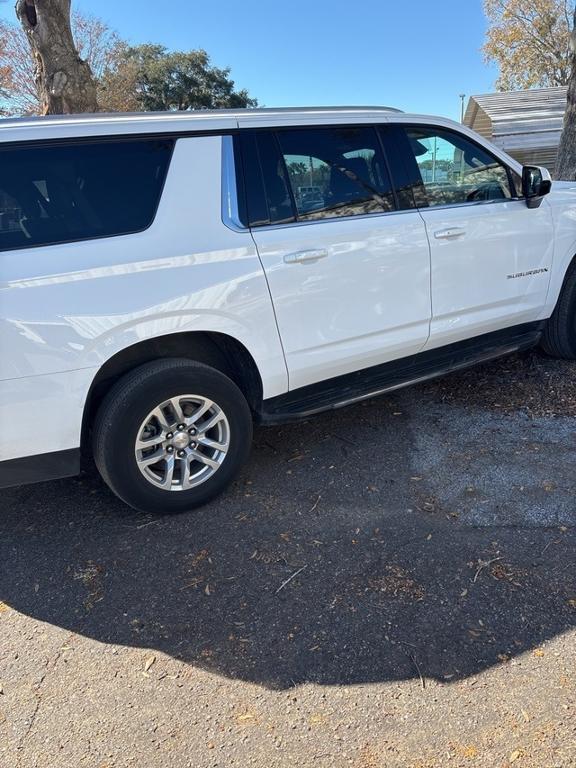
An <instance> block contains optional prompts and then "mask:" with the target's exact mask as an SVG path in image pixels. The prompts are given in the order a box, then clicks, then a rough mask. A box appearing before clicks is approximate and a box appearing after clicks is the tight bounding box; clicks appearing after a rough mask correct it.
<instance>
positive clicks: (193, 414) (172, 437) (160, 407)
mask: <svg viewBox="0 0 576 768" xmlns="http://www.w3.org/2000/svg"><path fill="white" fill-rule="evenodd" d="M251 441H252V415H251V413H250V408H249V407H248V403H247V402H246V399H245V397H244V395H243V394H242V392H241V391H240V390H239V389H238V387H237V386H236V384H234V382H233V381H231V380H230V379H229V378H228V377H227V376H225V375H224V374H223V373H220V371H217V370H215V369H214V368H210V367H209V366H207V365H203V364H202V363H197V362H194V361H190V360H180V359H169V360H159V361H157V362H152V363H147V364H145V365H142V366H141V367H139V368H137V369H135V370H134V371H132V372H131V373H129V374H127V375H126V376H124V377H123V378H122V379H120V381H118V382H117V383H116V384H115V385H114V387H112V389H111V390H110V392H109V393H108V395H107V396H106V398H105V399H104V401H103V403H102V405H101V406H100V408H99V410H98V413H97V416H96V420H95V423H94V431H93V450H94V459H95V462H96V466H97V467H98V470H99V472H100V474H101V475H102V477H103V479H104V480H105V482H106V483H107V484H108V485H109V486H110V488H111V489H112V490H113V491H114V493H116V495H117V496H119V497H120V498H121V499H122V500H123V501H125V502H126V503H127V504H129V505H130V506H131V507H134V508H135V509H138V510H140V511H142V512H154V513H157V514H174V513H178V512H185V511H187V510H190V509H193V508H195V507H198V506H200V505H202V504H205V503H206V502H208V501H210V500H211V499H213V498H214V497H215V496H217V495H218V494H219V493H221V492H222V491H223V490H224V488H225V487H226V486H227V485H228V484H229V483H230V482H231V480H232V479H233V477H234V475H235V474H236V473H237V471H238V470H239V469H240V467H241V466H242V464H243V463H244V462H245V460H246V458H247V457H248V454H249V452H250V444H251Z"/></svg>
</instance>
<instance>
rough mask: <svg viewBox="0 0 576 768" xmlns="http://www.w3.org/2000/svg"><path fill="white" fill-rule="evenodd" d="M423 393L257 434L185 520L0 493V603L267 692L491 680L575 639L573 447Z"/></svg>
mask: <svg viewBox="0 0 576 768" xmlns="http://www.w3.org/2000/svg"><path fill="white" fill-rule="evenodd" d="M434 393H435V390H434V388H430V386H429V387H427V388H425V389H422V388H418V389H413V390H411V391H406V392H403V393H399V394H397V395H395V396H394V397H391V398H388V399H380V400H378V401H372V402H370V403H367V404H363V405H360V406H356V407H353V408H348V409H346V410H343V411H340V412H337V413H332V414H326V415H324V416H321V417H319V418H317V419H316V420H314V421H311V422H308V423H306V424H299V425H294V426H290V427H285V428H276V429H266V430H265V429H261V430H259V432H258V434H257V437H256V444H255V449H254V452H253V455H252V459H251V462H250V464H249V466H248V467H247V468H246V470H245V472H244V473H243V475H242V476H241V477H240V478H239V479H238V481H237V482H236V483H235V485H234V486H233V487H232V488H231V489H230V491H229V492H228V493H227V494H226V495H225V496H224V497H222V498H221V499H220V500H218V501H217V502H216V503H214V504H212V505H210V506H208V507H206V508H204V509H202V510H200V511H198V512H197V513H195V514H187V515H183V516H180V517H176V518H163V519H161V518H160V519H159V518H151V517H142V516H140V515H137V514H135V513H132V512H131V511H130V510H128V509H126V508H125V507H124V506H123V505H122V504H121V503H120V502H118V501H117V500H116V499H115V498H114V497H113V496H112V495H111V493H110V492H109V491H108V490H107V489H106V488H105V486H103V484H102V483H101V481H100V480H99V478H98V477H97V475H96V474H95V473H89V474H87V475H84V476H83V477H81V478H79V479H74V480H68V481H61V482H57V483H50V484H43V485H38V486H32V487H27V488H18V489H13V490H11V491H6V492H4V493H3V496H2V500H1V501H0V513H1V521H0V526H1V529H0V530H1V532H2V533H1V540H0V557H1V559H0V600H3V601H4V602H5V603H7V604H8V605H10V606H11V607H13V608H14V609H16V610H17V611H20V612H22V613H24V614H27V615H29V616H31V617H33V618H34V619H36V620H39V621H43V622H47V623H49V624H52V625H56V626H58V627H63V628H66V629H68V630H71V631H73V632H76V633H79V634H81V635H85V636H88V637H91V638H94V639H96V640H98V641H100V642H103V643H118V644H123V645H127V646H138V647H150V648H153V649H157V650H158V651H162V652H165V653H167V654H169V655H171V656H173V657H175V658H179V659H182V660H183V661H185V662H187V663H190V664H194V665H198V666H200V667H202V668H204V669H207V670H210V671H214V672H217V673H219V674H221V675H224V676H227V677H230V678H239V679H242V680H248V681H252V682H254V683H257V684H260V685H263V686H266V687H269V688H286V687H290V686H293V685H298V684H300V683H303V682H306V681H308V682H316V683H319V684H324V685H336V684H358V683H367V682H374V681H393V680H400V679H406V678H411V677H413V678H416V679H418V678H419V676H420V675H422V676H424V677H432V678H437V679H441V680H446V681H453V680H458V679H461V678H463V677H466V676H469V675H474V674H477V673H478V672H480V671H482V670H483V669H486V668H488V667H490V666H492V665H495V664H502V663H506V661H507V660H508V659H510V658H512V657H513V656H515V655H516V654H520V653H522V652H524V651H526V650H527V649H530V648H532V647H535V646H538V645H539V644H540V643H542V642H543V641H544V640H545V639H546V638H550V637H553V636H554V635H556V634H558V633H561V632H564V631H565V630H567V629H570V628H572V627H574V626H575V625H576V602H575V601H576V582H575V575H574V564H575V559H574V543H575V536H574V529H573V527H572V526H573V524H574V521H575V519H576V513H575V512H574V510H573V507H572V504H571V499H573V494H574V489H575V486H576V480H574V479H573V477H574V473H573V467H574V458H575V454H576V445H575V444H574V438H573V436H571V435H570V434H569V430H570V427H569V426H568V425H567V422H566V421H565V420H563V419H556V420H555V419H547V420H546V419H543V420H539V421H538V420H536V421H534V420H532V419H528V418H527V417H524V416H522V415H521V414H517V415H502V414H499V413H494V412H492V411H490V410H489V409H482V408H479V407H478V405H475V406H474V408H468V409H466V408H465V406H466V403H465V402H461V403H460V404H458V403H455V402H454V401H452V402H451V403H450V404H449V405H448V404H443V403H442V402H439V398H438V397H434ZM547 484H548V485H547ZM297 571H299V573H298V574H297V575H296V576H294V577H293V578H292V579H291V580H289V579H290V577H291V576H292V575H293V574H294V573H295V572H297Z"/></svg>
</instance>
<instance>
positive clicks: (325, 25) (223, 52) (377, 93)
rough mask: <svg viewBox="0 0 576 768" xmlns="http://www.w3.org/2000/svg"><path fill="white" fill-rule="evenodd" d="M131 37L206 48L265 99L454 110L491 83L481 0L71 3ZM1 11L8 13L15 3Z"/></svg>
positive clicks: (6, 15) (454, 113) (108, 0)
mask: <svg viewBox="0 0 576 768" xmlns="http://www.w3.org/2000/svg"><path fill="white" fill-rule="evenodd" d="M73 5H74V6H75V7H77V8H79V9H82V10H84V11H89V12H91V13H93V14H96V15H98V16H100V18H102V19H104V20H105V21H106V22H107V23H108V24H110V25H111V26H112V27H114V28H115V29H116V30H117V31H118V32H119V34H120V35H121V36H122V37H124V38H126V39H128V40H129V41H130V42H133V43H140V42H148V41H151V42H157V43H162V44H163V45H165V46H167V47H168V48H173V49H190V48H205V49H206V50H207V51H208V53H209V54H210V55H211V57H212V60H213V63H214V64H217V65H218V66H230V67H231V68H232V76H233V78H234V80H235V81H236V84H237V86H238V87H242V88H243V87H246V88H248V90H249V91H250V93H251V95H253V96H255V97H256V98H258V100H259V101H260V102H261V103H262V104H264V105H266V106H291V105H295V106H297V105H314V104H317V105H331V104H389V105H392V106H397V107H399V108H401V109H405V110H409V111H420V112H426V113H430V114H442V115H447V116H449V117H459V113H460V107H459V103H460V101H459V98H458V95H459V94H460V93H465V94H467V96H469V95H471V94H475V93H485V92H486V91H490V90H492V89H493V85H494V81H495V79H496V76H497V73H496V70H495V69H494V68H489V67H487V66H486V65H485V64H484V62H483V60H482V53H481V51H480V48H481V46H482V42H483V38H484V31H485V24H486V22H485V18H484V14H483V12H482V2H481V0H442V2H440V3H432V2H430V1H429V0H363V1H362V2H356V3H354V2H343V0H330V1H328V0H292V1H291V2H289V3H288V2H274V0H272V1H271V2H266V0H240V2H238V1H236V2H230V1H229V0H219V1H218V2H214V1H213V2H206V0H204V1H200V2H198V1H197V2H192V1H191V0H177V2H162V1H161V0H73ZM0 17H4V18H9V19H12V18H13V17H14V11H13V2H12V0H9V2H8V3H6V4H1V5H0Z"/></svg>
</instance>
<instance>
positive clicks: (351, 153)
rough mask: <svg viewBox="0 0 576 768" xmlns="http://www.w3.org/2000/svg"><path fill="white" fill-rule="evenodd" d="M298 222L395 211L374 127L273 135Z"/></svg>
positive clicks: (324, 129)
mask: <svg viewBox="0 0 576 768" xmlns="http://www.w3.org/2000/svg"><path fill="white" fill-rule="evenodd" d="M277 137H278V143H279V145H280V150H281V152H282V156H283V160H284V164H285V166H286V169H287V173H288V179H289V182H290V187H291V197H292V198H293V200H294V204H295V206H296V213H297V218H298V220H304V221H306V220H310V219H323V218H327V217H333V216H352V215H358V214H367V213H382V212H383V211H391V210H394V197H393V194H392V189H391V184H390V179H389V177H388V172H387V170H386V167H385V164H384V160H383V157H382V152H381V149H380V144H379V141H378V136H377V134H376V131H375V129H373V128H354V127H352V128H345V127H342V128H340V127H338V128H314V129H306V130H304V129H303V130H290V131H278V133H277Z"/></svg>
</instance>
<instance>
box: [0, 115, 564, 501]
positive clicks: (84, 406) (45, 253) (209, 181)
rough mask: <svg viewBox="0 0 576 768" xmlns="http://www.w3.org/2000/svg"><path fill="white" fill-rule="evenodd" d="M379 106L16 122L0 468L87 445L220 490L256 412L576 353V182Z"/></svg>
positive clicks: (46, 472) (1, 232)
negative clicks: (499, 360) (502, 362)
mask: <svg viewBox="0 0 576 768" xmlns="http://www.w3.org/2000/svg"><path fill="white" fill-rule="evenodd" d="M550 191H551V182H550V177H549V175H548V174H547V172H546V171H545V170H543V169H539V168H536V167H530V168H524V169H523V168H522V167H521V166H520V165H519V164H518V163H517V162H515V161H514V160H513V159H512V158H510V157H508V156H507V155H506V154H504V153H503V152H502V151H500V150H499V149H497V148H496V147H494V146H492V145H490V144H488V143H487V142H486V141H484V140H483V139H481V138H480V137H479V136H477V135H476V134H475V133H473V132H472V131H470V130H468V129H466V128H464V127H463V126H461V125H458V124H456V123H453V122H451V121H449V120H445V119H442V118H430V117H424V116H420V115H407V114H403V113H400V112H398V111H396V110H393V109H386V108H380V107H367V108H360V107H354V108H329V109H325V108H323V109H294V110H281V109H276V110H249V111H238V112H227V111H220V112H199V113H188V114H185V113H170V114H146V115H144V114H143V115H122V114H118V115H81V116H74V117H62V118H54V117H44V118H36V119H33V118H32V119H26V118H24V119H17V120H3V121H0V486H8V485H15V484H20V483H25V482H34V481H38V480H45V479H50V478H56V477H64V476H68V475H73V474H75V473H77V472H79V470H80V466H81V456H82V455H84V456H89V455H90V454H92V455H93V457H94V459H95V462H96V465H97V466H98V469H99V470H100V472H101V474H102V476H103V478H104V480H105V481H106V482H107V483H108V485H109V486H110V487H111V488H112V489H113V491H115V493H116V494H118V496H120V497H121V498H122V499H124V501H126V502H127V503H128V504H131V505H132V506H133V507H135V508H137V509H139V510H143V511H146V512H179V511H183V510H186V509H190V508H192V507H195V506H197V505H199V504H202V503H205V502H206V501H208V500H209V499H211V498H212V497H214V496H215V495H216V494H217V493H219V492H220V491H222V489H223V488H224V487H225V486H226V485H227V484H228V483H229V482H230V480H231V479H232V477H233V476H234V474H235V473H236V471H237V470H238V468H239V467H240V466H241V465H242V463H243V462H244V461H245V459H246V458H247V456H248V453H249V449H250V442H251V437H252V425H253V422H254V421H255V422H256V423H261V424H271V423H278V422H282V421H286V420H293V419H302V418H308V417H309V416H311V415H312V414H315V413H318V412H320V411H323V410H326V409H329V408H335V407H339V406H342V405H345V404H347V403H352V402H355V401H358V400H361V399H363V398H367V397H371V396H373V395H375V394H379V393H382V392H387V391H390V390H392V389H396V388H398V387H401V386H406V385H407V384H411V383H414V382H417V381H422V380H423V379H427V378H430V377H432V376H437V375H439V374H442V373H446V372H448V371H453V370H455V369H458V368H463V367H465V366H468V365H472V364H474V363H476V362H479V361H484V360H487V359H489V358H493V357H497V356H499V355H503V354H506V353H509V352H512V351H514V350H518V349H524V348H527V347H530V346H533V345H536V344H538V343H541V344H543V346H544V349H545V350H546V351H547V352H549V353H551V354H553V355H557V356H562V357H567V358H574V357H576V267H575V264H576V261H575V260H574V256H575V254H576V187H575V186H574V185H573V184H568V183H556V182H555V183H554V186H553V189H552V191H551V194H550V195H549V196H548V197H547V198H545V195H547V194H548V193H549V192H550Z"/></svg>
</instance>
